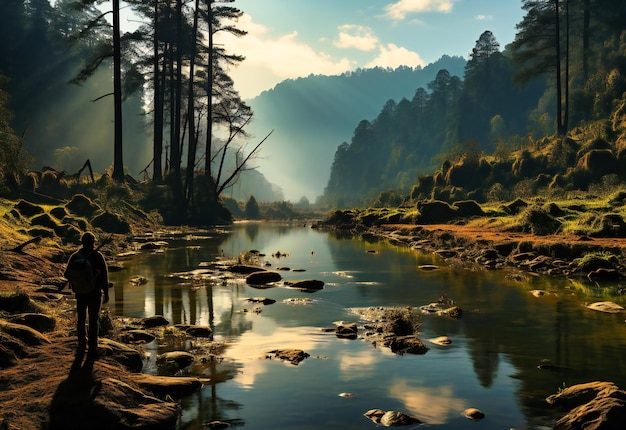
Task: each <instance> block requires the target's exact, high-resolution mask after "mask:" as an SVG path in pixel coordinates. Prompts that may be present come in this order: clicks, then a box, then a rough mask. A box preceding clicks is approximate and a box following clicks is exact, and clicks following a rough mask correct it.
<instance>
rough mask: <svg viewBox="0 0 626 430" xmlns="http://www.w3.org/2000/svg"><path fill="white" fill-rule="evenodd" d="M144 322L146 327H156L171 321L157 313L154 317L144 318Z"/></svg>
mask: <svg viewBox="0 0 626 430" xmlns="http://www.w3.org/2000/svg"><path fill="white" fill-rule="evenodd" d="M142 323H143V326H144V327H146V328H155V327H161V326H165V325H169V324H170V322H169V321H168V320H167V319H166V318H165V317H164V316H162V315H155V316H152V317H148V318H144V319H143V321H142Z"/></svg>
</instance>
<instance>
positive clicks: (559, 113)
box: [554, 0, 563, 135]
mask: <svg viewBox="0 0 626 430" xmlns="http://www.w3.org/2000/svg"><path fill="white" fill-rule="evenodd" d="M559 1H560V0H554V19H555V31H554V33H555V48H556V49H555V51H556V52H555V56H556V58H555V66H556V73H555V78H556V132H557V134H559V135H562V134H563V106H562V104H563V100H562V97H563V90H562V88H561V24H560V19H561V17H560V13H559Z"/></svg>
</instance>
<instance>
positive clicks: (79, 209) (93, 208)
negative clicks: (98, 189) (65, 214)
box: [65, 194, 102, 218]
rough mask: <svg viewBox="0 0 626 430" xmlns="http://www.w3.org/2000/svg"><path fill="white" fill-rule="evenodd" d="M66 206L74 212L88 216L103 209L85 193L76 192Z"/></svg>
mask: <svg viewBox="0 0 626 430" xmlns="http://www.w3.org/2000/svg"><path fill="white" fill-rule="evenodd" d="M65 207H66V208H67V209H68V210H69V211H70V212H72V213H73V214H76V215H78V216H81V217H86V218H89V217H91V216H92V215H93V214H94V213H96V212H98V211H99V210H101V209H102V208H101V207H100V206H99V205H98V204H97V203H94V202H93V201H92V200H91V199H90V198H89V197H87V196H86V195H84V194H75V195H74V196H73V197H72V200H70V201H69V202H68V203H66V204H65Z"/></svg>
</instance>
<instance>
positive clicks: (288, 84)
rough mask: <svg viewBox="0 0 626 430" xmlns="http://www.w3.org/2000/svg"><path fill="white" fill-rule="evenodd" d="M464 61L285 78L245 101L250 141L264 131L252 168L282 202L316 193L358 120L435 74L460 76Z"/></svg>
mask: <svg viewBox="0 0 626 430" xmlns="http://www.w3.org/2000/svg"><path fill="white" fill-rule="evenodd" d="M465 63H466V61H465V59H463V58H462V57H451V56H447V55H444V56H442V57H441V58H440V59H439V60H437V61H435V62H434V63H431V64H429V65H427V66H425V67H423V68H412V67H409V66H402V67H398V68H396V69H393V70H392V69H383V68H373V69H359V70H357V71H354V72H347V73H344V74H342V75H333V76H327V75H310V76H308V77H305V78H297V79H288V80H285V81H282V82H280V83H278V84H277V85H276V86H275V87H274V88H272V89H270V90H266V91H263V92H262V93H261V94H259V95H258V96H257V97H254V98H253V99H249V100H247V102H248V103H249V105H250V107H251V108H252V109H253V111H254V113H255V116H254V118H253V121H252V122H251V123H250V125H249V126H248V129H247V131H248V133H249V134H250V135H251V136H252V138H253V139H260V138H262V137H263V136H265V135H266V134H267V133H268V132H269V131H270V130H274V133H273V134H272V136H271V138H270V139H268V141H266V142H265V143H264V144H263V147H262V151H261V156H260V158H258V159H257V163H256V165H257V167H258V169H259V171H260V172H261V173H263V175H264V176H265V177H266V178H267V179H268V180H269V181H270V182H272V183H274V184H275V185H277V186H279V187H280V188H281V189H282V190H284V192H285V196H286V198H287V199H288V200H292V201H297V200H298V199H299V198H300V197H302V196H306V197H307V198H308V199H309V200H311V201H313V200H315V198H316V197H318V196H319V195H321V194H322V191H323V188H324V186H325V185H326V183H327V181H328V178H329V175H330V167H331V165H332V160H333V156H334V153H335V151H336V149H337V147H338V146H339V145H340V144H341V143H342V142H346V141H349V140H350V138H351V135H352V133H353V131H354V129H355V127H356V126H357V125H358V123H359V122H360V121H362V120H364V119H366V120H371V119H373V118H375V117H376V116H377V115H378V113H379V112H380V110H381V109H382V108H383V106H384V104H385V102H386V101H388V100H396V101H399V100H401V99H402V98H407V99H411V98H412V97H413V95H414V94H415V91H416V90H417V89H418V88H420V87H424V88H425V87H426V86H427V84H428V83H429V82H430V81H432V80H433V79H434V77H435V76H436V74H437V72H439V70H442V69H446V70H448V71H449V72H450V74H451V75H456V76H463V71H464V67H465Z"/></svg>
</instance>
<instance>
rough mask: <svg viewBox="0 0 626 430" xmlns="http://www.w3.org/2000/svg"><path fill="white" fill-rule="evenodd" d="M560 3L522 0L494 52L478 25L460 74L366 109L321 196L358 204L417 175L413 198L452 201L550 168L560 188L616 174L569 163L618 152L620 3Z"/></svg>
mask: <svg viewBox="0 0 626 430" xmlns="http://www.w3.org/2000/svg"><path fill="white" fill-rule="evenodd" d="M561 3H562V2H535V1H524V2H523V6H524V9H525V10H526V11H527V15H526V16H525V18H524V20H523V21H522V22H520V23H519V24H518V33H517V36H516V39H515V41H514V42H513V43H512V44H511V45H510V46H507V47H506V48H505V49H504V50H503V51H501V50H500V46H499V44H498V42H497V39H496V38H495V36H494V35H493V34H491V32H489V31H486V32H484V33H483V34H482V35H480V37H479V39H478V40H477V41H476V45H475V48H474V49H473V51H472V53H471V56H470V61H469V62H468V63H467V66H466V67H465V71H464V73H463V79H460V78H458V77H456V76H454V75H453V74H451V73H449V71H447V70H441V71H440V72H439V73H438V75H437V77H436V78H435V80H433V81H432V82H430V83H429V84H428V85H427V87H426V88H423V87H420V88H417V89H416V91H415V92H414V96H413V98H412V99H408V98H403V99H399V100H398V99H390V100H389V101H388V102H387V103H386V104H384V105H383V106H382V109H381V110H380V113H379V115H378V116H377V117H376V118H375V119H374V120H372V121H370V120H368V119H367V118H363V120H362V121H361V122H359V123H358V125H357V126H356V128H355V129H354V133H353V136H352V139H351V140H350V142H344V143H342V144H341V145H340V146H339V147H338V149H337V151H336V152H335V158H334V161H333V166H332V169H331V176H330V180H329V182H328V184H327V186H326V188H325V192H324V197H323V199H322V203H324V204H325V205H327V206H331V207H332V206H338V207H345V206H360V205H363V204H369V203H371V202H373V200H374V199H375V198H376V197H377V196H378V195H379V194H380V193H381V192H384V191H387V190H393V191H394V192H395V193H398V194H402V193H404V194H405V195H406V194H407V193H408V190H409V189H410V188H411V187H412V185H413V184H415V183H418V187H417V188H418V190H419V192H417V193H413V194H412V195H414V197H417V196H421V197H422V198H424V197H426V198H433V197H436V198H444V199H455V198H456V199H458V198H466V197H467V196H468V193H469V192H470V191H476V189H477V188H478V189H479V191H481V193H482V195H483V196H484V195H486V194H487V191H488V190H489V189H490V187H492V186H494V185H495V184H498V186H499V187H505V188H506V187H512V186H515V184H516V183H517V182H519V181H520V180H523V179H526V178H529V177H530V178H532V177H533V176H532V175H537V174H540V173H543V174H546V175H547V182H546V178H544V179H543V182H545V184H544V185H548V183H550V180H551V179H552V177H553V176H554V175H557V176H558V177H560V178H561V179H560V182H558V183H559V184H560V186H565V187H578V186H588V181H587V179H594V180H600V177H602V176H604V175H605V174H606V173H613V174H617V173H619V171H616V170H615V169H608V170H607V169H603V172H604V174H603V175H599V176H598V174H597V172H596V173H594V174H592V175H591V176H590V175H587V174H582V173H580V172H578V173H576V174H574V173H572V171H573V170H576V167H577V163H578V164H581V163H582V164H585V163H586V161H585V160H583V161H581V160H582V159H583V157H584V156H585V154H586V153H587V151H589V150H591V149H596V150H607V151H610V155H607V157H608V158H607V160H606V162H600V163H599V164H602V165H604V166H605V167H606V166H614V167H615V166H617V165H618V164H617V158H619V157H620V156H621V154H623V151H622V149H623V148H622V146H623V132H624V130H623V114H624V113H623V106H624V91H625V90H626V80H625V74H626V66H625V65H626V60H625V59H626V57H625V56H624V43H625V42H624V35H625V34H626V33H625V32H624V25H623V21H620V19H621V18H619V17H622V18H623V17H624V14H625V12H624V10H623V7H622V6H621V5H618V4H614V3H611V2H608V1H604V0H598V1H588V2H584V3H583V2H575V3H574V4H571V5H570V4H569V2H564V3H566V4H564V5H565V6H568V7H567V8H565V7H563V6H564V5H561ZM557 17H558V19H557ZM556 35H559V37H557V36H556ZM577 127H578V128H577ZM581 127H582V128H581ZM545 136H553V138H551V139H542V138H543V137H545ZM568 136H569V139H567V140H564V139H566V137H568ZM598 139H599V140H598ZM592 141H593V142H595V143H594V144H593V145H592ZM564 142H566V143H564ZM598 142H604V143H602V144H600V143H598ZM594 145H595V146H594ZM579 150H581V151H580V152H579V153H576V152H577V151H579ZM520 151H521V152H520ZM611 156H612V157H614V161H615V162H613V161H610V160H609V159H610V157H611ZM524 160H526V161H524ZM502 163H505V164H502ZM506 163H508V168H507V167H506V165H507V164H506ZM515 163H518V164H515ZM519 164H525V165H526V168H527V170H524V173H523V174H521V173H520V170H519ZM530 165H533V166H534V167H533V168H529V166H530ZM455 166H457V168H455ZM458 166H464V167H463V168H462V169H459V168H458ZM516 166H517V168H518V170H517V171H516V172H508V173H507V172H506V171H507V169H508V170H509V171H510V170H511V169H512V168H513V169H514V168H515V167H516ZM579 167H580V166H579ZM587 168H589V166H588V165H587ZM435 170H438V173H437V175H435V177H433V176H432V175H426V174H427V173H432V172H434V171H435ZM461 171H463V173H462V174H461ZM498 172H499V174H498ZM509 173H510V174H509ZM581 175H582V176H584V177H585V178H586V179H585V180H583V181H581V180H580V178H581ZM421 176H424V178H421ZM562 178H566V180H565V183H564V182H563V179H562ZM483 181H485V182H483ZM553 185H556V184H553ZM433 186H434V187H435V189H433ZM446 188H447V189H448V192H445V193H442V192H441V191H442V189H446ZM463 189H465V192H463ZM470 195H472V196H473V197H475V196H476V193H474V194H470ZM507 195H509V194H507Z"/></svg>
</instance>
